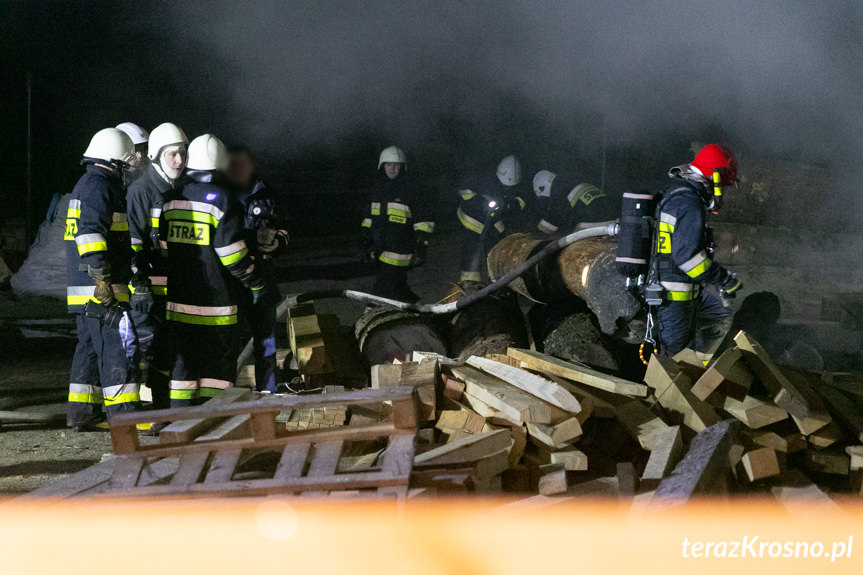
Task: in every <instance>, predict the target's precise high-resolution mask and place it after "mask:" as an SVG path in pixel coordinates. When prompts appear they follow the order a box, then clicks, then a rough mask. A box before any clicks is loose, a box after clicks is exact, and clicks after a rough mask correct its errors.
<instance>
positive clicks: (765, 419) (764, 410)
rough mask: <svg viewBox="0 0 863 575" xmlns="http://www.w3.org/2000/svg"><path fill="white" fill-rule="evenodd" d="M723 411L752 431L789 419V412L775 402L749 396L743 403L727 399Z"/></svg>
mask: <svg viewBox="0 0 863 575" xmlns="http://www.w3.org/2000/svg"><path fill="white" fill-rule="evenodd" d="M723 409H724V410H725V411H726V412H728V414H729V415H731V416H732V417H734V418H736V419H739V420H740V421H741V422H743V424H744V425H746V426H747V427H749V428H750V429H759V428H762V427H765V426H767V425H771V424H773V423H777V422H780V421H783V420H785V419H787V418H788V412H787V411H785V410H784V409H782V408H781V407H779V406H778V405H775V404H774V403H773V402H770V401H763V400H761V399H757V398H755V397H752V396H749V395H747V396H746V397H745V398H744V399H743V401H737V400H736V399H734V398H731V397H726V398H725V402H724V405H723Z"/></svg>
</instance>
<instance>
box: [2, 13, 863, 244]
mask: <svg viewBox="0 0 863 575" xmlns="http://www.w3.org/2000/svg"><path fill="white" fill-rule="evenodd" d="M861 30H863V4H860V3H857V2H818V3H812V2H789V1H765V2H751V1H745V2H744V1H733V2H715V1H713V2H708V1H703V2H702V1H699V2H688V1H687V2H684V1H663V2H656V1H646V2H638V3H630V2H603V3H597V2H572V1H568V2H564V1H560V2H557V1H550V2H476V1H475V2H449V1H443V2H412V1H405V0H400V1H369V2H353V1H351V2H331V1H321V2H304V3H299V2H59V1H57V2H40V1H35V0H28V1H8V0H7V1H4V2H2V3H0V43H2V44H0V46H2V48H0V49H2V54H3V78H4V80H3V82H2V85H0V103H2V107H3V113H2V115H0V118H2V119H0V121H2V127H0V133H2V135H3V137H2V139H0V162H2V168H3V174H4V177H3V179H2V184H0V186H2V187H0V190H2V192H0V207H2V208H3V210H4V211H8V210H10V209H12V210H15V209H16V208H15V207H16V206H18V205H20V198H22V197H23V194H24V190H25V187H26V170H25V159H26V146H25V128H26V98H25V75H26V73H28V72H29V73H30V74H31V75H32V78H33V100H32V104H33V169H34V192H35V196H36V205H37V209H36V211H37V212H38V213H39V216H38V217H37V221H38V219H41V213H42V212H43V211H44V208H45V207H47V202H48V199H49V198H50V196H51V194H53V193H55V192H61V193H65V192H68V191H70V190H71V187H72V186H73V185H74V182H75V181H76V179H77V177H78V176H79V175H80V173H81V168H80V166H79V165H78V160H79V159H80V155H81V153H82V151H83V150H84V148H85V147H86V145H87V142H88V140H89V138H90V136H91V135H92V134H93V133H94V132H96V131H97V130H99V129H101V128H103V127H107V126H113V125H116V124H117V123H119V122H123V121H133V122H136V123H139V124H141V125H143V126H144V127H146V128H148V129H152V128H153V127H155V126H156V125H157V124H159V123H161V122H165V121H172V122H174V123H176V124H178V125H180V126H181V127H182V128H184V129H185V131H186V132H187V134H188V135H189V136H190V137H194V136H197V135H199V134H201V133H204V132H212V133H214V134H216V135H218V136H219V137H221V138H222V139H223V140H225V141H226V142H227V143H231V142H245V143H247V144H249V145H250V146H252V147H253V148H255V149H257V150H258V151H259V154H260V156H261V163H262V172H263V173H264V175H265V177H267V178H268V179H270V180H271V181H273V182H274V183H275V184H276V185H277V186H278V187H279V188H280V189H282V190H283V191H284V193H285V197H286V198H287V199H288V201H289V202H290V204H291V209H292V212H293V213H292V216H291V219H292V220H293V221H294V222H295V223H296V226H297V228H298V230H299V232H300V234H301V235H313V234H316V233H333V232H335V231H337V230H339V228H340V227H341V226H343V225H345V224H346V223H347V222H349V221H353V219H355V217H354V214H353V213H351V210H353V209H354V208H353V203H352V202H353V200H352V198H357V197H362V193H361V192H363V191H364V190H365V189H366V188H367V187H368V185H369V182H370V180H371V178H372V177H373V176H374V170H375V167H376V160H377V154H378V153H379V152H380V150H381V149H382V148H383V147H386V146H387V145H390V144H393V143H396V144H399V145H400V146H402V147H403V148H405V149H406V151H407V153H408V156H409V170H410V172H411V175H413V176H414V177H416V178H417V179H419V180H420V181H421V183H422V184H423V187H424V188H425V189H427V190H428V193H429V194H430V195H431V196H432V197H433V198H435V199H436V201H437V202H438V204H439V205H440V206H441V208H440V209H441V210H442V212H443V213H449V212H448V209H445V208H446V206H448V205H450V204H451V203H452V201H453V197H454V186H456V185H457V183H458V181H459V180H460V179H461V178H462V177H463V176H464V175H466V174H467V173H469V172H474V171H477V170H485V169H494V165H495V164H496V162H497V160H498V159H500V158H501V157H502V156H504V155H507V154H510V153H515V154H517V155H519V156H520V157H522V158H523V160H524V164H525V168H526V170H525V172H526V174H525V181H526V182H529V180H530V178H531V177H532V174H533V173H534V172H535V171H536V170H538V169H543V168H546V169H551V170H553V171H558V172H574V173H578V174H580V175H581V176H582V177H583V178H584V179H585V180H588V181H594V182H596V183H599V180H600V179H601V178H602V169H601V166H602V157H603V153H602V151H603V142H605V150H606V174H605V183H606V187H607V188H609V189H612V188H615V189H617V190H618V191H623V189H624V188H627V187H633V186H644V185H658V183H661V181H662V178H664V175H665V170H666V169H667V168H668V167H669V166H670V165H672V164H676V163H682V162H685V161H687V160H688V159H690V152H689V150H688V148H689V143H690V142H691V141H706V140H709V139H713V138H716V137H722V138H723V139H724V140H725V141H727V142H729V143H731V144H732V145H733V146H734V147H735V148H736V149H738V150H739V151H740V152H741V157H742V158H743V160H744V161H743V164H744V169H745V157H746V156H747V155H749V156H750V157H754V156H757V157H759V158H783V159H788V160H791V161H800V162H806V163H813V164H818V165H822V166H825V167H828V168H830V169H831V170H834V171H836V172H837V173H842V174H843V175H844V176H846V178H845V179H846V180H847V181H855V182H857V181H859V177H857V173H856V172H858V171H860V168H859V165H860V164H861V162H860V157H861V151H863V150H861V145H860V134H861V133H863V114H861V109H860V108H861V94H863V44H861V42H863V40H861V38H863V36H861V34H860V31H861ZM839 187H841V185H839ZM830 192H839V193H849V190H838V189H837V190H830ZM856 196H859V194H856ZM333 211H338V212H340V213H341V214H342V215H341V216H339V217H335V218H334V217H332V213H333ZM0 219H3V218H0Z"/></svg>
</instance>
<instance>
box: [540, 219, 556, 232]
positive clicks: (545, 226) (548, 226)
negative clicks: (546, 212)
mask: <svg viewBox="0 0 863 575" xmlns="http://www.w3.org/2000/svg"><path fill="white" fill-rule="evenodd" d="M536 227H537V228H539V231H541V232H544V233H546V234H553V233H554V232H556V231H557V226H556V225H554V224H552V223H550V222H547V221H545V220H540V221H539V224H538V225H537V226H536Z"/></svg>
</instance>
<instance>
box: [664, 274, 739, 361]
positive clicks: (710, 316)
mask: <svg viewBox="0 0 863 575" xmlns="http://www.w3.org/2000/svg"><path fill="white" fill-rule="evenodd" d="M730 316H731V312H730V311H729V310H728V309H726V308H725V306H723V305H722V302H721V301H719V298H717V297H716V296H714V295H713V294H711V293H709V292H707V291H705V290H704V289H702V290H701V291H700V293H699V294H698V296H697V297H695V298H693V299H691V300H690V301H667V302H665V303H664V304H663V305H661V306H659V308H658V309H657V327H658V328H659V351H660V352H661V353H662V354H664V355H667V356H673V355H675V354H677V353H678V352H680V351H683V350H684V349H686V348H692V349H695V350H696V351H701V352H706V351H709V350H710V349H711V348H712V347H713V345H714V344H715V343H716V342H717V341H719V340H720V339H721V338H722V337H723V336H724V335H725V331H726V330H727V328H728V321H729V318H730Z"/></svg>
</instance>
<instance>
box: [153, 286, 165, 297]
mask: <svg viewBox="0 0 863 575" xmlns="http://www.w3.org/2000/svg"><path fill="white" fill-rule="evenodd" d="M151 289H152V290H153V295H168V286H156V285H154V286H151Z"/></svg>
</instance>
